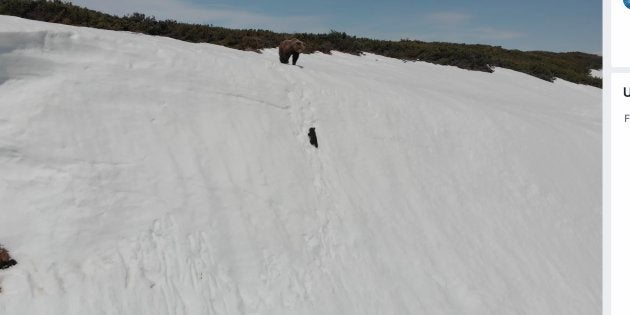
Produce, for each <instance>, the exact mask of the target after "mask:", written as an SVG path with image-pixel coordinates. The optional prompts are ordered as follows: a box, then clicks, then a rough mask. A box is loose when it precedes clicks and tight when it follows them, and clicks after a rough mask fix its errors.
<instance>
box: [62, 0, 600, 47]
mask: <svg viewBox="0 0 630 315" xmlns="http://www.w3.org/2000/svg"><path fill="white" fill-rule="evenodd" d="M72 2H73V3H75V4H77V5H81V6H86V7H88V8H91V9H95V10H99V11H105V12H109V13H114V14H128V13H132V12H141V13H145V14H148V15H154V16H155V17H156V18H159V19H166V18H170V19H175V20H178V21H184V22H195V23H207V24H214V25H218V26H225V27H231V28H262V29H270V30H274V31H281V32H328V31H329V30H331V29H334V30H337V31H344V32H346V33H348V34H351V35H357V36H365V37H370V38H379V39H392V40H398V39H401V38H409V39H418V40H424V41H445V42H458V43H480V44H491V45H500V46H503V47H505V48H513V49H521V50H548V51H583V52H589V53H597V54H601V51H602V47H601V39H602V35H601V33H602V26H601V25H602V3H601V2H599V1H596V0H577V1H569V0H546V1H543V0H528V1H510V0H504V1H499V0H477V1H470V0H468V1H463V0H459V1H438V0H427V1H410V0H390V1H386V2H369V1H358V0H337V1H333V0H316V1H284V0H267V1H254V0H234V1H221V0H218V1H207V0H107V1H103V0H75V1H72Z"/></svg>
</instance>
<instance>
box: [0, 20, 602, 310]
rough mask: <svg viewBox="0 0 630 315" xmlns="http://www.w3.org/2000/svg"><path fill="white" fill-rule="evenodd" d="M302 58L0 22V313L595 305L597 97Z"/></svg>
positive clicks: (496, 79)
mask: <svg viewBox="0 0 630 315" xmlns="http://www.w3.org/2000/svg"><path fill="white" fill-rule="evenodd" d="M307 44H308V43H307ZM298 65H300V66H302V67H296V66H289V65H283V64H280V63H279V61H278V57H277V52H276V51H275V50H267V51H264V52H263V53H262V54H257V53H254V52H244V51H238V50H232V49H227V48H224V47H220V46H214V45H208V44H191V43H185V42H181V41H176V40H173V39H168V38H160V37H151V36H145V35H138V34H131V33H124V32H111V31H103V30H95V29H87V28H77V27H70V26H64V25H56V24H47V23H42V22H35V21H28V20H22V19H18V18H14V17H7V16H0V243H1V244H3V245H4V246H5V247H6V248H7V249H8V250H9V251H10V252H11V254H12V256H13V258H15V259H16V260H17V261H18V264H17V265H16V266H14V267H12V268H10V269H6V270H0V287H1V288H2V289H1V290H2V291H1V292H0V314H554V315H557V314H571V315H574V314H597V313H599V312H600V305H601V294H600V290H601V287H600V286H601V271H600V269H601V258H600V254H601V245H600V241H601V231H600V228H601V218H600V208H601V206H600V203H601V198H602V193H601V169H600V164H601V123H600V118H601V90H599V89H597V88H594V87H590V86H583V85H576V84H573V83H568V82H565V81H562V80H556V82H555V83H549V82H546V81H543V80H539V79H537V78H534V77H531V76H528V75H525V74H522V73H518V72H514V71H509V70H505V69H496V71H495V72H494V73H483V72H473V71H466V70H461V69H457V68H454V67H445V66H437V65H433V64H428V63H421V62H417V63H411V62H408V63H403V62H402V61H400V60H395V59H388V58H383V57H380V56H376V55H365V56H361V57H358V56H351V55H345V54H339V53H333V54H332V55H324V54H320V53H316V54H312V55H302V56H301V57H300V59H299V61H298ZM310 127H315V128H316V132H317V136H318V140H319V148H318V149H316V148H314V147H313V146H311V145H310V144H309V139H308V137H307V132H308V129H309V128H310Z"/></svg>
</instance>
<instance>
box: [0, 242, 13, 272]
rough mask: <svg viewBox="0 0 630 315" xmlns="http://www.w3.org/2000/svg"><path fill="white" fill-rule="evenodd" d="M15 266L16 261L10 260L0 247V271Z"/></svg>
mask: <svg viewBox="0 0 630 315" xmlns="http://www.w3.org/2000/svg"><path fill="white" fill-rule="evenodd" d="M15 264H17V261H15V259H13V258H11V255H9V252H8V251H7V250H6V249H4V248H2V247H0V269H7V268H9V267H11V266H13V265H15Z"/></svg>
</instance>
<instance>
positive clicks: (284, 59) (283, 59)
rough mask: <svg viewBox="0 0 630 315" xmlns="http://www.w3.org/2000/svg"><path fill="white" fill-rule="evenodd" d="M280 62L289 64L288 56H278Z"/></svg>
mask: <svg viewBox="0 0 630 315" xmlns="http://www.w3.org/2000/svg"><path fill="white" fill-rule="evenodd" d="M280 62H281V63H289V56H283V55H280Z"/></svg>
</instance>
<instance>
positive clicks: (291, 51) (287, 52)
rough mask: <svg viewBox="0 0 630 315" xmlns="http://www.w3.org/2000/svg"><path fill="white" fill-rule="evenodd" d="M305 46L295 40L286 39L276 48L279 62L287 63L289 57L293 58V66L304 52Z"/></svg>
mask: <svg viewBox="0 0 630 315" xmlns="http://www.w3.org/2000/svg"><path fill="white" fill-rule="evenodd" d="M305 48H306V46H304V43H303V42H301V41H300V40H298V39H297V38H292V39H287V40H284V41H282V43H280V46H278V53H279V54H280V62H282V63H289V57H291V56H292V57H293V65H295V63H296V62H297V60H298V57H300V53H301V52H303V51H304V49H305Z"/></svg>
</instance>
